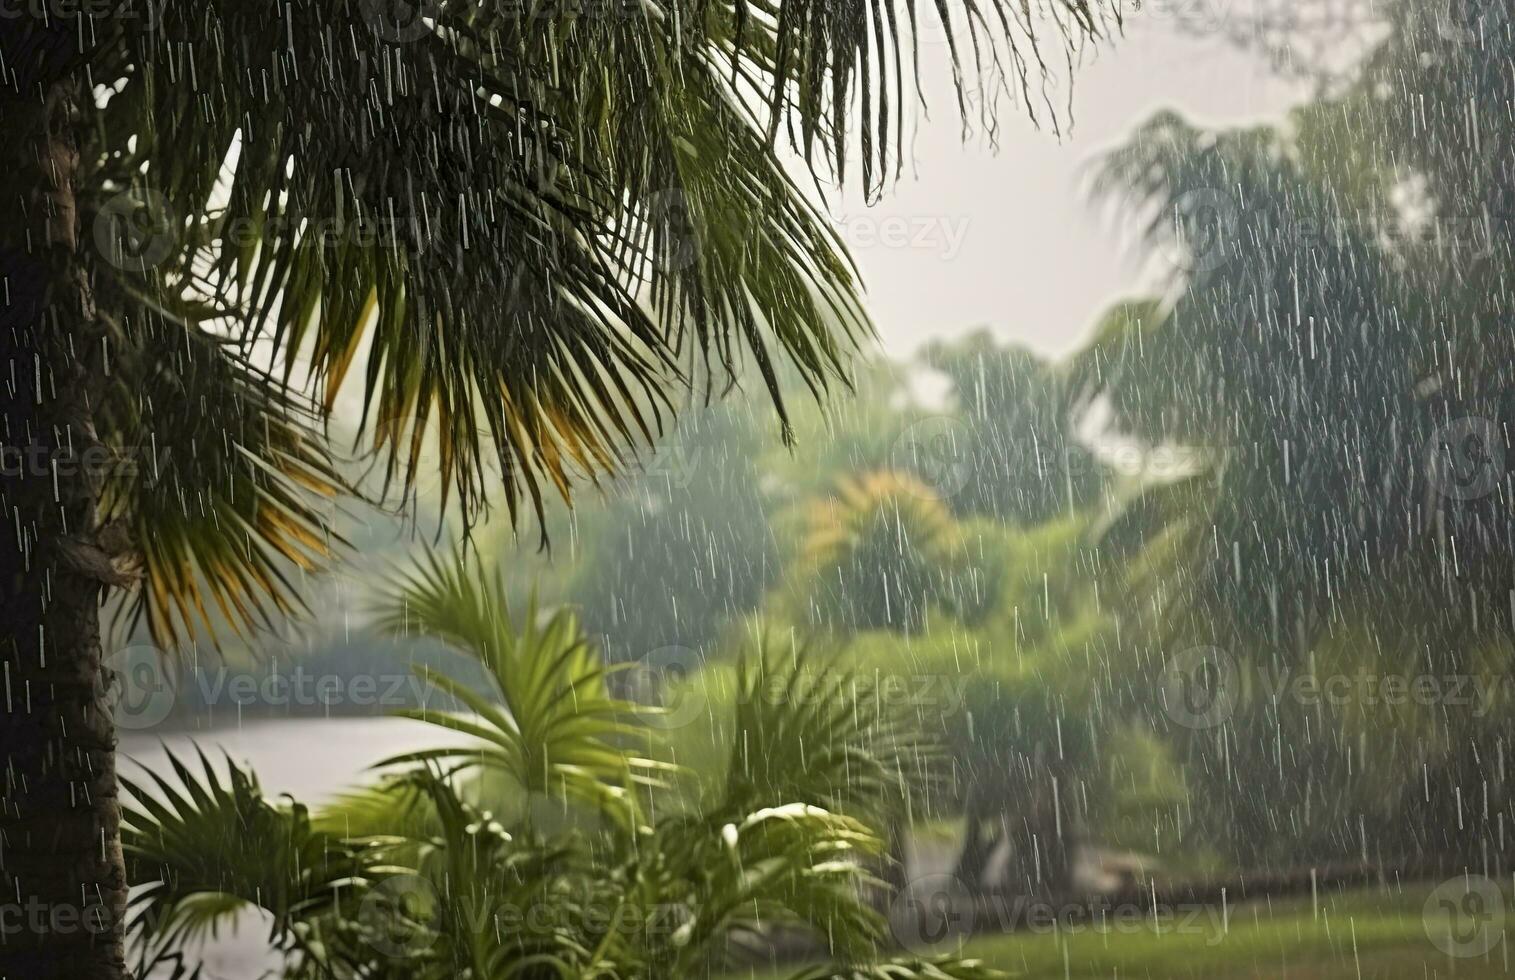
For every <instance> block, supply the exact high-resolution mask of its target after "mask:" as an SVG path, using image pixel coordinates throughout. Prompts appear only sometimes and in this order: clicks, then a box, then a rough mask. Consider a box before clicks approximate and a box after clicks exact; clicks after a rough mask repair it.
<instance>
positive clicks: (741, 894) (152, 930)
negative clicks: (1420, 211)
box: [125, 559, 996, 980]
mask: <svg viewBox="0 0 1515 980" xmlns="http://www.w3.org/2000/svg"><path fill="white" fill-rule="evenodd" d="M499 586H500V579H499V577H498V575H491V574H489V573H487V572H485V571H484V570H483V569H482V568H480V566H479V564H478V563H477V562H475V561H470V560H467V559H455V560H433V561H431V562H430V563H429V564H427V565H423V566H422V567H421V568H420V569H418V571H417V572H416V574H415V575H413V576H412V577H410V578H409V579H408V580H407V581H405V582H404V583H402V584H401V585H400V587H399V588H397V589H396V590H395V591H394V593H393V594H392V595H391V596H390V597H389V599H388V600H386V604H385V605H386V608H385V611H384V614H383V616H382V621H383V623H384V624H386V625H387V626H388V627H389V628H390V629H393V630H396V631H398V632H402V633H405V634H407V635H414V634H416V633H417V632H425V633H428V634H435V635H438V636H440V637H441V638H443V639H445V640H446V641H447V642H448V643H449V644H451V645H454V646H456V647H458V648H459V649H460V650H463V651H465V652H467V653H469V654H471V655H472V656H474V657H476V658H477V659H478V660H479V661H480V662H481V663H482V664H483V665H484V666H485V668H486V671H487V674H488V677H489V680H490V684H491V686H492V688H493V689H492V690H490V691H489V692H488V693H487V695H485V694H482V693H476V692H474V691H471V690H469V689H468V688H466V687H464V686H462V685H460V684H458V683H457V682H455V681H452V680H450V679H448V678H446V677H443V676H438V675H435V674H428V676H429V679H430V680H431V681H432V682H433V683H435V684H437V685H438V686H439V687H440V688H441V689H442V690H444V691H447V692H449V693H451V694H453V695H455V696H456V697H457V698H458V699H459V700H460V701H461V702H463V704H464V705H466V707H467V708H468V711H467V713H465V714H456V715H454V714H440V715H439V714H436V713H432V714H429V715H417V717H421V718H423V720H426V721H429V722H432V723H434V724H437V725H439V726H441V727H443V728H446V729H448V730H449V731H451V732H453V733H462V734H465V735H468V736H471V740H470V744H468V745H465V746H461V747H456V748H443V749H436V750H427V751H422V752H418V753H414V754H412V755H408V756H405V757H401V758H397V759H393V760H389V761H388V762H387V763H385V764H383V765H384V766H386V767H388V768H390V769H391V770H392V773H393V775H392V778H390V779H389V780H387V781H385V782H382V783H380V784H378V785H377V786H375V787H372V788H369V789H366V790H363V791H360V792H358V793H356V794H354V795H352V796H351V797H349V799H348V800H347V801H346V802H345V803H343V804H339V805H338V806H337V807H335V808H334V809H333V810H331V811H329V812H326V813H317V814H312V813H310V812H309V811H307V810H306V809H305V808H304V807H302V806H300V805H299V804H297V803H293V802H282V803H276V802H272V801H269V800H265V799H264V798H262V796H261V794H260V792H259V791H258V788H257V782H256V779H255V777H254V776H253V775H252V774H251V773H249V772H247V771H245V770H242V769H240V768H239V767H237V766H235V765H234V764H230V763H229V762H228V763H227V764H226V765H224V766H222V767H220V768H222V769H225V770H226V771H225V773H224V774H223V773H222V772H221V771H219V770H218V767H217V766H215V765H213V764H212V763H210V762H209V761H208V760H204V759H203V758H202V760H201V761H200V764H199V765H198V766H193V767H192V766H188V765H185V764H183V763H181V762H179V761H178V760H177V759H176V760H174V768H175V771H176V777H175V778H173V779H170V778H165V777H159V776H157V775H152V776H151V780H152V782H151V784H149V785H145V786H135V785H134V786H132V797H133V801H134V804H133V806H131V807H130V808H129V810H128V815H127V821H126V832H125V840H126V846H127V852H128V854H129V856H130V860H131V864H132V867H133V870H134V872H135V877H136V878H137V880H139V881H141V882H143V883H144V887H143V888H142V889H141V891H140V892H139V893H138V894H137V895H136V896H135V897H134V900H133V912H134V921H135V922H136V923H138V924H139V925H140V926H141V929H140V930H139V931H137V932H136V937H137V939H138V943H139V945H138V946H137V949H138V952H139V953H140V960H139V963H138V965H139V966H140V967H142V968H144V969H150V968H163V967H172V968H174V969H177V970H179V971H181V972H184V973H186V974H189V973H190V971H191V970H192V969H193V967H192V965H191V960H192V955H193V950H192V949H190V948H189V947H191V946H192V945H193V943H194V942H195V941H196V940H197V939H200V938H202V937H203V936H204V935H206V934H208V933H209V931H210V930H212V929H214V928H216V927H217V926H218V925H219V924H221V923H224V922H225V921H226V920H228V919H229V918H231V917H232V916H235V915H236V914H238V913H239V912H243V911H247V910H251V909H258V910H261V911H262V912H263V913H264V915H265V917H266V920H267V921H268V923H269V928H270V937H271V940H272V945H273V946H274V948H275V949H276V950H279V951H281V952H283V953H284V955H285V975H286V976H288V977H291V978H296V977H299V978H304V977H311V978H316V977H321V978H328V977H340V978H347V977H383V978H389V977H395V978H398V977H410V978H415V980H433V978H436V980H443V978H446V980H452V978H468V980H492V978H497V977H498V978H504V977H523V978H527V980H536V978H544V980H545V978H548V977H552V978H560V977H575V978H585V980H587V978H591V977H608V976H615V977H623V978H628V980H630V978H637V980H653V978H658V977H686V976H700V975H708V974H709V972H710V971H711V970H712V969H714V968H717V967H719V966H720V965H722V964H723V963H726V962H727V961H728V958H729V956H730V955H731V954H732V953H734V952H738V951H740V950H741V949H742V947H743V946H744V945H745V944H747V943H750V942H751V941H753V940H755V939H759V938H761V937H763V936H765V935H768V934H770V933H771V932H772V930H773V929H774V928H775V927H785V926H787V927H791V928H803V929H805V930H807V931H808V932H809V933H810V934H811V935H812V937H813V938H814V940H815V941H816V942H817V943H818V944H819V946H820V948H822V949H824V950H825V951H826V952H828V953H829V954H830V955H831V956H832V957H834V958H835V962H834V963H833V964H832V965H830V966H827V967H818V968H812V969H807V970H805V971H802V972H801V973H800V974H799V976H801V977H805V978H812V980H820V978H832V977H836V978H874V977H878V978H883V977H889V978H894V980H980V978H983V980H987V978H989V977H991V976H995V975H996V974H992V973H991V972H990V971H988V970H986V969H984V968H983V967H981V966H979V965H977V964H975V963H973V962H971V961H963V960H959V959H953V958H944V959H937V960H921V959H915V958H910V957H906V958H892V957H891V956H889V955H888V954H887V953H886V952H884V951H883V950H882V946H883V944H884V940H885V932H884V927H885V922H884V920H883V918H882V917H881V916H880V915H879V914H878V913H877V912H876V911H875V910H874V909H873V908H871V907H870V905H869V904H868V903H867V901H866V895H867V890H868V888H869V885H870V882H869V880H868V876H867V873H866V859H868V858H869V857H870V856H872V855H875V854H877V852H878V851H879V849H880V848H881V846H882V842H881V841H880V839H879V833H878V830H877V823H876V821H877V819H878V818H879V817H880V816H881V815H882V814H883V813H884V812H886V811H887V808H888V807H889V805H890V801H891V800H892V799H897V798H898V795H899V794H900V793H901V792H902V790H903V786H902V782H903V777H904V773H905V771H906V770H908V769H910V768H912V767H915V766H918V765H919V764H920V762H921V760H922V759H925V758H930V757H932V756H933V755H934V754H935V753H936V750H935V749H934V748H933V746H932V745H931V744H930V743H929V741H927V740H926V739H924V738H923V737H922V736H921V735H920V734H919V733H918V731H917V730H916V729H914V728H913V727H912V725H911V723H910V721H909V719H907V718H906V717H904V716H903V715H902V714H899V713H898V712H897V710H896V709H893V708H882V709H880V710H874V707H875V706H877V704H878V702H873V701H871V699H870V698H869V697H868V696H867V695H866V693H863V694H861V696H860V693H859V685H860V684H862V683H864V682H863V680H862V679H861V678H859V677H856V676H853V675H851V674H849V673H848V672H846V671H843V670H841V669H838V668H837V667H835V665H833V664H830V663H828V662H826V661H823V660H819V659H816V658H814V657H813V656H810V655H807V654H805V653H804V652H802V651H790V650H788V649H785V648H780V647H776V646H768V647H765V648H763V649H761V650H759V651H758V652H756V653H755V654H752V655H750V656H746V657H744V658H743V660H742V661H741V670H740V677H741V680H740V685H739V686H740V694H741V706H740V707H739V708H738V710H737V711H736V713H735V716H734V717H733V718H732V724H733V731H732V746H731V753H732V760H731V766H730V768H729V771H728V775H727V779H726V781H725V783H724V785H722V786H721V787H719V788H718V789H717V790H716V791H715V792H714V794H713V795H712V797H711V798H710V799H708V800H704V801H701V802H700V803H699V804H697V805H695V806H694V807H692V808H691V807H683V808H665V807H662V806H657V805H652V804H656V802H657V801H656V800H649V799H647V798H646V797H645V796H644V794H643V792H642V788H645V787H646V786H648V785H651V784H653V783H656V782H657V781H658V780H659V779H660V778H661V777H660V774H667V773H668V771H669V770H670V769H671V768H672V767H669V766H666V765H659V764H657V763H654V762H652V761H651V760H650V759H648V758H646V757H644V756H643V755H641V754H640V751H639V749H638V747H637V745H636V744H635V743H637V742H645V741H646V739H647V738H648V737H649V736H650V735H651V734H652V732H650V731H649V730H648V729H645V728H639V727H637V726H634V725H630V724H628V723H627V721H626V720H625V719H627V718H629V717H631V716H632V715H633V714H634V713H637V712H642V711H646V710H648V709H646V708H639V707H638V706H635V705H631V704H626V703H622V702H618V701H616V700H615V699H614V698H613V697H612V696H611V695H610V694H609V687H608V684H607V669H606V668H605V667H603V666H601V665H600V664H599V663H598V659H597V657H595V656H594V655H592V654H591V653H590V648H589V646H588V644H587V641H586V638H585V636H584V635H583V634H582V633H581V632H580V631H579V630H578V629H577V627H576V625H575V624H574V623H573V621H572V618H571V616H569V614H567V613H566V612H559V613H555V614H553V615H551V616H548V617H540V618H538V617H534V616H532V615H530V614H528V615H527V616H526V617H525V618H524V619H522V620H520V621H519V625H517V621H516V620H515V619H514V618H513V617H512V615H511V612H510V610H509V609H508V608H507V606H506V605H505V602H504V599H503V595H502V593H501V591H500V588H499ZM531 612H535V610H532V611H531ZM773 692H784V693H785V694H786V695H789V696H784V697H776V696H772V694H773ZM801 760H806V761H804V762H803V763H802V762H801ZM475 772H485V773H493V774H495V775H498V776H502V777H504V778H505V780H506V781H507V783H508V788H504V789H503V792H502V793H501V794H499V795H498V797H497V802H500V803H505V804H508V803H509V802H511V801H513V800H515V799H516V798H517V797H518V795H519V794H521V793H525V794H528V795H529V796H531V797H535V798H542V799H547V800H552V801H554V802H555V803H557V804H558V805H559V806H561V807H563V808H565V809H573V810H576V811H578V812H580V813H587V814H590V815H592V816H595V817H598V818H600V819H601V820H603V826H604V827H605V828H606V830H605V833H604V834H602V835H600V836H599V837H598V838H597V840H596V841H594V842H590V841H586V840H585V839H584V838H583V837H582V836H581V835H580V834H578V833H577V832H576V831H575V830H574V829H573V828H572V826H571V825H564V826H556V827H547V826H544V825H543V824H539V823H537V822H535V821H534V819H533V817H532V814H531V811H530V810H529V809H528V811H527V812H526V813H525V814H522V815H519V816H516V817H510V816H506V815H504V814H503V813H502V812H501V811H499V810H492V809H486V804H485V803H484V802H481V801H480V799H479V797H480V796H481V795H482V796H484V797H486V798H487V797H490V796H491V795H494V794H491V793H490V792H489V791H488V790H485V791H483V793H482V794H481V793H480V791H479V790H478V786H479V785H480V784H478V783H473V784H470V783H469V782H468V781H467V780H466V779H465V776H466V775H468V774H471V773H475ZM483 785H486V786H487V785H488V784H487V783H485V784H483Z"/></svg>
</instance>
